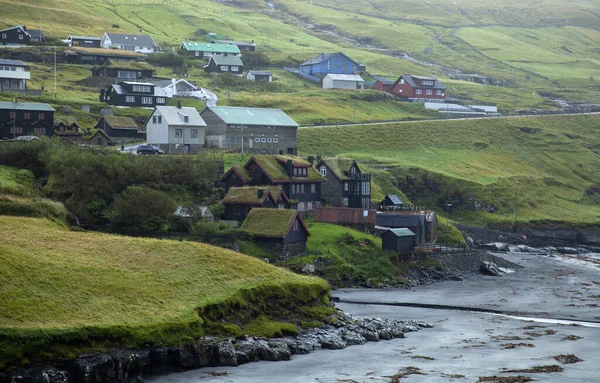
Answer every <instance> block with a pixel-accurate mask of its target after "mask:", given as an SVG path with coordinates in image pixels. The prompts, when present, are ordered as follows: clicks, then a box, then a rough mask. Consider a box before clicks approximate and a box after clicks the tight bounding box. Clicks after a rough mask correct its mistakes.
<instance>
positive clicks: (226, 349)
mask: <svg viewBox="0 0 600 383" xmlns="http://www.w3.org/2000/svg"><path fill="white" fill-rule="evenodd" d="M217 352H218V355H219V366H234V367H235V366H237V365H238V363H237V355H236V353H235V348H233V344H232V343H231V341H229V340H224V341H221V343H219V349H218V351H217Z"/></svg>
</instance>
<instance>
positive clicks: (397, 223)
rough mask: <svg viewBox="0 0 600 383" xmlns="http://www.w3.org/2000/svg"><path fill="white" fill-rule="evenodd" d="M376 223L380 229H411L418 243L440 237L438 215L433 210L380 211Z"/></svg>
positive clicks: (435, 239) (432, 240)
mask: <svg viewBox="0 0 600 383" xmlns="http://www.w3.org/2000/svg"><path fill="white" fill-rule="evenodd" d="M375 224H376V226H377V227H378V228H380V229H400V228H407V229H410V230H411V231H412V232H413V233H415V234H416V240H417V243H418V244H423V243H435V242H436V241H437V237H438V232H437V217H436V215H435V213H434V212H432V211H398V212H389V213H384V212H379V213H377V215H376V217H375Z"/></svg>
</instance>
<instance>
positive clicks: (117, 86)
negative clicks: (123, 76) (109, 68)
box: [111, 81, 167, 97]
mask: <svg viewBox="0 0 600 383" xmlns="http://www.w3.org/2000/svg"><path fill="white" fill-rule="evenodd" d="M123 83H125V84H135V85H152V86H153V87H154V95H155V96H157V97H167V94H166V93H165V91H164V90H163V88H161V87H159V86H154V84H150V83H145V82H128V81H127V82H126V81H123ZM111 86H112V87H113V89H114V90H115V92H117V94H137V93H129V92H128V91H127V89H125V88H124V87H123V86H122V85H121V84H112V85H111Z"/></svg>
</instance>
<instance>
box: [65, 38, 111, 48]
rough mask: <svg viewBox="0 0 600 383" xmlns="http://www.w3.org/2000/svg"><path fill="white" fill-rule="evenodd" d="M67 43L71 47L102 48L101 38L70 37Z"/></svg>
mask: <svg viewBox="0 0 600 383" xmlns="http://www.w3.org/2000/svg"><path fill="white" fill-rule="evenodd" d="M63 41H65V42H66V43H67V44H69V46H70V47H84V48H100V42H101V41H102V38H101V37H93V36H75V35H69V37H67V39H66V40H63Z"/></svg>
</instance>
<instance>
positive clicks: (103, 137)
mask: <svg viewBox="0 0 600 383" xmlns="http://www.w3.org/2000/svg"><path fill="white" fill-rule="evenodd" d="M86 141H87V142H88V143H89V144H90V145H98V146H108V145H111V144H112V142H113V141H112V140H111V139H110V137H109V136H108V135H107V134H106V133H104V130H102V129H98V130H96V132H95V133H94V134H92V135H91V136H90V137H89V138H88V139H87V140H86Z"/></svg>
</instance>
